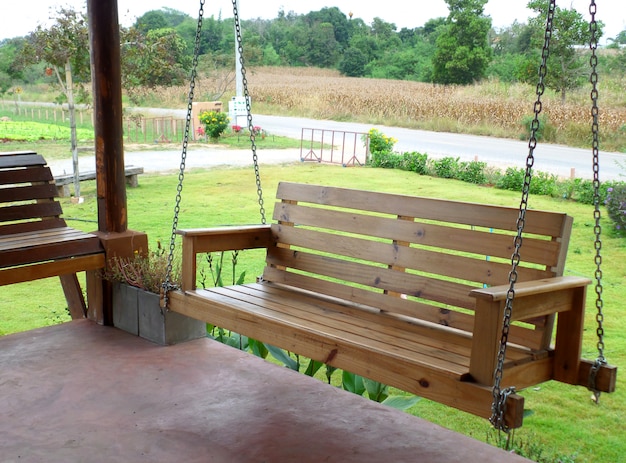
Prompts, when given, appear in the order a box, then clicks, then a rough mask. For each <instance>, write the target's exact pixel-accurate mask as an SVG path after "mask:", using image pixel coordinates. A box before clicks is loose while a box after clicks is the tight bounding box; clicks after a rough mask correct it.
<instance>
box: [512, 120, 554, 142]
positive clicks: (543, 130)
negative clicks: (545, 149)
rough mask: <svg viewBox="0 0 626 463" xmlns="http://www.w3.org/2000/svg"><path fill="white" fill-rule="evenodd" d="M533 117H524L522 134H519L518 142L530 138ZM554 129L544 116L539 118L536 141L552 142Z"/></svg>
mask: <svg viewBox="0 0 626 463" xmlns="http://www.w3.org/2000/svg"><path fill="white" fill-rule="evenodd" d="M534 119H535V116H534V115H533V116H526V117H524V119H522V122H521V126H522V130H523V132H522V133H521V134H520V140H528V139H529V138H530V129H531V127H532V123H533V120H534ZM555 132H556V130H555V127H554V126H553V125H552V124H550V122H549V121H548V118H547V117H546V116H545V115H542V116H539V127H538V128H537V132H536V134H535V137H536V138H537V141H541V140H547V141H553V140H554V136H555Z"/></svg>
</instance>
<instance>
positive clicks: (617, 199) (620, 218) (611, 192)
mask: <svg viewBox="0 0 626 463" xmlns="http://www.w3.org/2000/svg"><path fill="white" fill-rule="evenodd" d="M604 204H605V205H606V208H607V210H608V213H609V217H610V218H611V220H612V221H613V223H614V224H615V228H616V229H617V230H619V231H620V233H624V232H625V231H626V184H624V183H621V184H619V185H615V186H614V187H609V188H608V190H607V196H606V200H605V201H604Z"/></svg>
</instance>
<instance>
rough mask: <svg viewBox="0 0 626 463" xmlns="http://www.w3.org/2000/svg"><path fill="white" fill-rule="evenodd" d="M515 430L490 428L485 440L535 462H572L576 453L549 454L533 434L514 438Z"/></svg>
mask: <svg viewBox="0 0 626 463" xmlns="http://www.w3.org/2000/svg"><path fill="white" fill-rule="evenodd" d="M515 436H516V433H515V430H512V431H511V432H510V433H508V434H507V433H504V432H500V431H494V430H490V431H489V433H488V434H487V442H489V443H491V444H492V445H494V446H496V447H499V448H501V449H503V450H506V451H507V452H510V453H514V454H516V455H519V456H521V457H524V458H528V459H529V460H532V461H535V462H537V463H574V462H575V461H576V460H577V456H576V454H572V455H549V454H548V453H549V452H547V451H546V446H545V444H544V443H543V442H542V441H541V440H540V439H538V438H537V437H535V436H531V437H528V438H526V439H523V438H519V439H516V438H515Z"/></svg>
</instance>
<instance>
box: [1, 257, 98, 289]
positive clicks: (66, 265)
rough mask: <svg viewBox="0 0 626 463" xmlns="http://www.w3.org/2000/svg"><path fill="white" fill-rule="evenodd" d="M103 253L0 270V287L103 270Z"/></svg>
mask: <svg viewBox="0 0 626 463" xmlns="http://www.w3.org/2000/svg"><path fill="white" fill-rule="evenodd" d="M104 265H105V256H104V253H100V254H90V255H86V256H78V257H72V258H68V259H63V260H57V261H49V262H39V263H35V264H32V265H26V266H23V267H11V268H5V269H0V286H3V285H11V284H14V283H23V282H25V281H34V280H40V279H42V278H49V277H54V276H58V275H69V274H72V273H76V272H83V271H86V270H97V269H101V268H104Z"/></svg>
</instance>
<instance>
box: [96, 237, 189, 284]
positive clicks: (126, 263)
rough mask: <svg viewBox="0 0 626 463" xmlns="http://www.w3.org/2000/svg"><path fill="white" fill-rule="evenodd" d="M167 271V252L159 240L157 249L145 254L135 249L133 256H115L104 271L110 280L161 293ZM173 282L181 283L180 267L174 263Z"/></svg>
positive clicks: (105, 276)
mask: <svg viewBox="0 0 626 463" xmlns="http://www.w3.org/2000/svg"><path fill="white" fill-rule="evenodd" d="M166 273H167V253H166V252H165V249H164V248H163V247H162V246H161V242H160V241H159V242H157V250H156V251H152V252H149V253H147V254H143V253H141V252H139V251H135V254H134V255H133V256H132V257H129V258H128V257H127V258H124V257H113V258H111V259H110V260H109V265H108V268H107V270H106V271H105V273H104V278H106V279H107V280H109V281H113V282H118V283H126V284H128V285H131V286H135V287H136V288H140V289H143V290H144V291H149V292H151V293H156V294H159V293H160V292H161V288H162V284H163V282H164V281H165V275H166ZM171 279H172V282H173V283H174V284H179V283H180V267H179V265H178V263H177V262H175V263H174V267H173V270H172V278H171Z"/></svg>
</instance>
